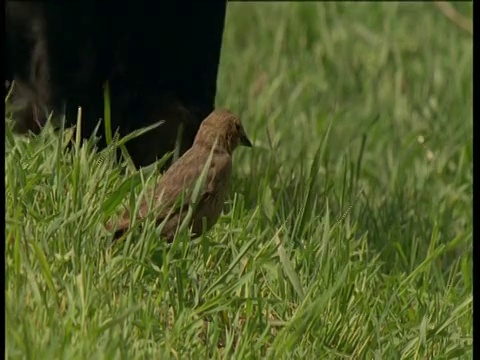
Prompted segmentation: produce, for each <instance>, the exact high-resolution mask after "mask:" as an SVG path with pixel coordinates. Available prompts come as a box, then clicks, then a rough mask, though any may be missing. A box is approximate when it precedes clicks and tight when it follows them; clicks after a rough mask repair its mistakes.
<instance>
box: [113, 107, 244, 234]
mask: <svg viewBox="0 0 480 360" xmlns="http://www.w3.org/2000/svg"><path fill="white" fill-rule="evenodd" d="M239 145H244V146H248V147H251V146H252V144H251V142H250V140H249V139H248V137H247V135H246V134H245V130H244V129H243V126H242V124H241V122H240V119H239V118H238V117H237V116H235V115H234V114H232V113H231V112H230V111H228V110H225V109H216V110H214V111H213V112H212V113H211V114H210V115H209V116H208V117H207V118H206V119H205V120H203V122H202V124H201V125H200V129H199V130H198V133H197V135H196V137H195V140H194V142H193V145H192V147H191V148H190V149H189V150H188V151H187V152H186V153H185V154H184V155H183V156H182V157H180V158H179V159H178V160H177V161H176V162H175V163H174V164H173V165H172V166H171V167H170V168H169V169H168V170H167V171H166V172H165V174H164V175H163V176H162V178H161V179H160V181H159V183H158V185H157V186H156V187H155V190H154V191H153V190H152V191H149V192H148V194H149V195H148V197H151V196H155V200H154V203H153V208H154V209H155V208H158V210H157V211H158V212H157V214H156V219H157V220H156V223H157V225H159V224H161V223H162V222H163V221H164V220H165V218H166V217H168V220H167V221H166V223H165V224H164V227H163V229H162V232H161V236H162V238H163V239H165V240H166V241H168V242H171V241H173V238H174V235H175V232H176V230H177V228H178V227H179V226H180V224H181V222H182V220H183V219H184V218H185V216H186V214H187V211H188V206H189V205H191V203H192V200H191V199H192V197H191V192H192V191H193V188H194V187H195V184H196V182H197V180H198V179H199V178H200V175H201V173H202V170H203V168H204V166H205V164H207V162H208V159H209V156H210V154H211V153H212V149H213V153H212V157H211V160H210V161H211V162H210V167H209V169H208V171H207V173H206V178H205V182H204V186H203V188H202V189H203V190H201V191H200V193H199V195H198V198H197V201H196V206H195V208H194V209H193V214H192V218H191V220H190V225H191V226H192V234H193V236H194V237H196V236H199V235H201V233H202V232H203V230H205V231H207V230H209V229H210V228H211V227H212V226H213V225H214V224H215V223H216V221H217V219H218V217H219V216H220V213H221V212H222V209H223V204H224V201H225V197H226V195H227V191H228V182H229V179H230V175H231V171H232V154H233V151H234V150H235V149H236V148H237V146H239ZM184 190H185V192H184ZM182 193H183V200H180V199H181V198H182ZM148 203H149V200H148V199H144V200H143V203H142V204H141V207H140V210H139V214H138V217H139V218H140V219H142V218H144V217H145V216H146V215H147V212H148ZM203 218H206V228H205V229H203V221H204V220H203ZM106 227H107V229H108V230H115V238H118V237H120V236H122V235H123V234H124V233H125V232H126V231H127V230H128V229H129V228H130V214H129V213H128V212H125V213H124V214H123V216H122V217H121V219H120V220H119V221H118V223H117V224H116V225H115V224H112V223H109V224H107V226H106Z"/></svg>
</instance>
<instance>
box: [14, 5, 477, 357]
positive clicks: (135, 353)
mask: <svg viewBox="0 0 480 360" xmlns="http://www.w3.org/2000/svg"><path fill="white" fill-rule="evenodd" d="M455 6H456V8H457V9H458V10H459V11H460V12H462V13H463V14H464V15H465V16H467V17H468V18H472V5H471V3H470V4H465V3H464V4H455ZM472 51H473V41H472V36H471V35H470V34H468V33H466V32H464V31H463V30H461V29H460V28H458V27H456V26H455V24H454V23H452V22H450V21H449V20H448V19H447V18H446V17H445V16H444V15H443V14H442V13H441V12H440V11H439V10H438V9H437V8H436V7H435V5H434V4H433V3H361V4H352V3H350V4H349V3H277V4H275V3H272V4H267V3H263V4H254V3H243V4H242V3H230V4H229V5H228V16H227V20H226V29H225V34H224V47H223V52H222V58H221V67H220V73H219V81H218V86H219V87H218V96H217V104H218V106H222V107H223V106H224V107H227V108H230V109H231V110H233V111H234V112H236V113H239V114H240V115H241V116H242V119H243V122H244V124H245V127H246V130H247V132H248V134H249V135H250V137H251V138H252V139H253V140H254V143H255V148H254V149H252V150H249V149H240V150H238V152H237V153H236V154H235V158H234V163H235V164H234V168H235V174H234V179H233V184H232V193H231V197H230V200H229V204H228V208H227V210H226V211H225V213H224V215H223V216H222V217H221V218H220V220H219V222H218V224H217V225H216V226H215V227H214V229H212V231H210V232H209V233H208V234H207V235H205V236H204V237H202V238H201V239H199V240H196V241H192V242H188V241H187V237H186V236H185V235H184V234H181V235H180V236H179V237H178V238H177V240H176V242H175V243H174V244H173V245H172V246H170V245H166V244H165V243H163V242H161V241H158V237H157V236H156V235H155V230H154V226H153V223H152V221H149V222H147V224H146V226H145V227H144V228H143V229H142V230H137V231H135V232H133V233H132V234H131V235H129V236H128V237H127V239H126V241H125V242H122V243H121V244H118V245H116V246H113V247H112V246H110V245H111V237H110V236H108V234H107V233H106V232H105V230H104V229H103V227H102V222H103V221H104V220H105V219H106V218H108V217H109V216H111V215H112V214H113V213H114V212H116V211H119V210H120V208H121V205H120V202H122V201H123V202H124V203H125V204H127V206H132V207H133V206H135V204H136V201H137V198H138V194H139V193H140V191H141V189H142V186H139V185H140V184H141V183H142V182H148V183H152V181H154V180H155V177H156V174H157V172H156V171H153V173H152V172H150V173H148V172H145V173H132V172H129V171H128V170H127V174H126V175H125V174H124V173H122V169H120V168H119V167H118V166H115V165H114V161H113V154H114V151H112V149H111V148H108V149H106V150H104V151H101V152H96V151H94V150H93V149H92V147H93V146H92V141H90V142H87V143H84V144H80V143H77V145H76V146H74V147H73V148H72V150H66V143H67V140H68V139H69V138H71V137H72V136H74V135H73V133H72V131H71V130H66V131H65V132H64V133H63V134H61V135H60V136H55V135H54V134H53V132H52V131H51V130H50V129H47V130H46V131H45V132H44V133H43V134H41V135H40V136H39V137H37V138H35V139H24V138H17V137H13V136H12V135H11V132H10V130H9V128H7V129H6V139H7V140H6V145H5V146H6V154H5V163H6V165H5V173H6V174H5V181H6V230H5V235H6V243H5V247H6V249H5V262H6V275H5V301H6V307H5V315H6V356H7V357H8V358H10V359H18V358H28V359H61V358H62V359H118V358H122V359H134V358H139V359H141V358H144V359H221V358H223V359H259V358H268V359H277V358H279V359H342V358H349V359H454V358H465V359H468V358H471V356H472V343H473V337H472V328H473V326H472V222H473V221H472V211H471V208H472V201H471V198H472V183H473V180H472V178H473V171H472V156H473V150H472V123H473V115H472V104H473V102H472V87H473V85H472V67H473V61H472V59H473V55H472ZM149 174H153V175H152V176H149Z"/></svg>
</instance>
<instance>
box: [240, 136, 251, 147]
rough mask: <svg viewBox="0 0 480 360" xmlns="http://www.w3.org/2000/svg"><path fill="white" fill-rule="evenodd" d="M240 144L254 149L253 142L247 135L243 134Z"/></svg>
mask: <svg viewBox="0 0 480 360" xmlns="http://www.w3.org/2000/svg"><path fill="white" fill-rule="evenodd" d="M240 144H242V145H243V146H247V147H252V142H251V141H250V139H249V138H248V137H247V135H246V134H242V136H241V137H240Z"/></svg>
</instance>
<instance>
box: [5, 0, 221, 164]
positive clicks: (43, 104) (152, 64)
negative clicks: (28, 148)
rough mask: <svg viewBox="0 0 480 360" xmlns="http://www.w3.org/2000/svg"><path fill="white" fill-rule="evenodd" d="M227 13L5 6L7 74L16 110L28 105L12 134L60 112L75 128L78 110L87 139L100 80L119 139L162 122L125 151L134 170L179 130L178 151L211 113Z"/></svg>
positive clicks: (185, 6)
mask: <svg viewBox="0 0 480 360" xmlns="http://www.w3.org/2000/svg"><path fill="white" fill-rule="evenodd" d="M113 4H114V5H113ZM113 6H114V8H113ZM225 8H226V1H224V2H211V3H208V2H207V3H202V2H200V3H197V2H194V1H185V2H174V1H172V2H150V1H140V2H138V1H136V2H131V1H117V2H115V3H112V2H7V5H6V18H7V19H6V20H7V21H6V30H7V54H8V60H7V74H8V73H10V74H13V78H14V80H15V81H16V82H18V83H19V84H20V85H21V87H19V91H18V92H17V93H16V94H15V95H16V96H15V99H16V101H17V103H23V104H27V105H26V106H25V109H24V110H22V111H19V112H18V113H17V114H16V119H17V123H18V124H20V125H21V126H18V127H17V130H18V131H22V130H25V129H28V128H29V127H30V129H29V130H33V129H34V130H35V131H38V130H39V127H41V126H43V124H44V118H37V117H38V115H35V116H37V117H35V116H33V115H32V116H30V115H29V114H39V113H40V114H44V113H47V112H48V111H51V110H53V111H54V113H55V114H56V115H57V118H58V117H60V116H61V115H62V114H61V112H62V111H63V109H65V110H66V117H67V122H68V123H67V124H66V125H67V126H68V125H71V124H75V122H76V112H77V108H78V106H81V107H82V109H83V124H82V128H83V130H84V133H83V135H84V136H89V135H90V134H91V132H92V131H93V129H94V128H95V126H96V125H97V122H98V120H99V118H102V117H103V86H104V84H105V81H108V82H109V85H110V97H111V107H112V109H111V110H112V126H113V128H114V129H116V128H118V129H119V131H120V133H121V134H122V135H125V134H126V133H128V132H130V131H132V130H135V129H138V128H140V127H144V126H147V125H150V124H152V123H154V122H156V121H159V120H165V123H164V125H162V126H161V127H159V128H157V129H156V130H154V131H152V132H151V133H149V134H145V135H144V136H142V137H141V138H139V139H137V140H134V141H132V142H131V143H129V144H128V149H129V151H130V153H131V156H132V158H133V160H134V162H135V163H136V165H137V166H143V165H147V164H149V163H151V162H153V161H155V159H157V158H160V157H162V156H163V155H164V154H165V153H166V152H167V151H172V150H173V149H174V144H175V140H176V139H177V135H178V129H179V126H180V125H181V128H182V136H181V149H180V153H183V152H184V151H185V150H186V149H187V148H188V147H189V146H190V145H191V144H192V142H193V138H194V136H195V133H196V132H197V130H198V127H199V125H200V122H201V120H203V119H204V118H205V117H206V116H207V115H208V114H209V113H210V112H211V111H212V110H213V107H214V101H215V93H216V78H217V72H218V63H219V58H220V48H221V41H222V33H223V25H224V17H225ZM8 80H10V79H8ZM39 109H40V110H42V111H38V110H39Z"/></svg>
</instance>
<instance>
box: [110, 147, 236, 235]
mask: <svg viewBox="0 0 480 360" xmlns="http://www.w3.org/2000/svg"><path fill="white" fill-rule="evenodd" d="M193 150H194V149H190V150H188V151H187V152H186V153H185V154H184V155H183V156H182V157H181V158H180V159H179V160H178V161H177V162H175V163H174V164H173V165H172V166H171V167H170V168H169V169H168V170H167V172H166V173H165V174H164V175H163V176H162V178H161V179H160V181H159V183H158V184H157V186H156V187H155V189H152V190H151V191H149V192H148V195H147V196H148V197H151V196H155V198H156V199H155V201H154V207H156V206H159V209H158V210H157V211H156V212H157V214H156V218H157V223H161V222H162V221H163V220H164V219H165V218H166V217H167V216H169V214H170V216H171V215H172V214H174V213H176V212H178V211H179V210H181V209H182V208H183V209H185V208H186V207H188V206H189V205H191V204H192V193H193V189H194V188H195V185H196V183H197V181H198V180H199V178H200V176H201V174H202V171H203V169H204V167H205V164H206V163H207V161H208V157H209V155H210V154H209V153H208V152H203V153H200V154H199V153H198V151H193ZM230 171H231V160H230V156H229V155H227V154H213V156H212V158H211V163H210V167H209V169H207V173H206V177H205V181H204V183H203V187H202V188H201V190H200V191H199V194H198V197H197V199H196V200H197V201H196V203H197V205H199V204H201V203H203V202H205V201H208V199H209V198H210V196H211V195H212V194H213V192H214V191H215V188H216V187H217V183H218V181H225V179H226V178H228V175H229V172H230ZM147 201H148V200H147V199H145V200H144V201H143V203H142V205H141V209H140V214H139V217H140V218H143V217H145V216H146V215H147V213H148V202H147ZM129 227H130V214H129V213H128V212H125V213H124V215H123V216H122V217H121V219H120V220H119V221H118V222H117V223H116V224H108V226H107V228H108V229H109V230H113V229H115V234H116V236H115V237H118V236H121V235H122V234H123V233H125V231H126V230H127V229H128V228H129ZM117 235H118V236H117Z"/></svg>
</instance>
